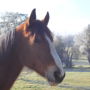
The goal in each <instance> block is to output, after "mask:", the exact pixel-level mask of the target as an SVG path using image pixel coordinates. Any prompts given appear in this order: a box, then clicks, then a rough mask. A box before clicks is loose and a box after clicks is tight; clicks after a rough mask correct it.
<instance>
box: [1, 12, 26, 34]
mask: <svg viewBox="0 0 90 90" xmlns="http://www.w3.org/2000/svg"><path fill="white" fill-rule="evenodd" d="M26 18H27V15H26V14H20V13H12V12H6V13H5V14H4V15H3V16H1V17H0V20H1V22H0V31H1V33H4V32H7V31H8V30H12V29H15V27H16V26H17V25H19V24H20V23H22V22H23V21H24V20H26Z"/></svg>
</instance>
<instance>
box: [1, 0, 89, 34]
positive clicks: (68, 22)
mask: <svg viewBox="0 0 90 90" xmlns="http://www.w3.org/2000/svg"><path fill="white" fill-rule="evenodd" d="M33 8H36V9H37V18H38V19H43V18H44V16H45V14H46V12H47V11H49V13H50V22H49V28H50V29H51V31H53V32H55V33H56V34H60V35H69V34H78V33H79V32H82V31H83V30H84V29H85V28H86V27H87V25H88V24H90V0H1V2H0V12H6V11H8V12H20V13H26V14H28V15H29V14H30V12H31V10H32V9H33Z"/></svg>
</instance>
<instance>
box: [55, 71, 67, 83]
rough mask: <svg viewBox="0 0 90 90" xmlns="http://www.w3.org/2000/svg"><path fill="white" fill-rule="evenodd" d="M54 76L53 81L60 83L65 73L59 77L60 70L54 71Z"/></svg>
mask: <svg viewBox="0 0 90 90" xmlns="http://www.w3.org/2000/svg"><path fill="white" fill-rule="evenodd" d="M54 76H55V82H56V83H60V82H62V80H63V79H64V77H65V74H64V75H63V76H62V77H60V72H59V71H55V72H54Z"/></svg>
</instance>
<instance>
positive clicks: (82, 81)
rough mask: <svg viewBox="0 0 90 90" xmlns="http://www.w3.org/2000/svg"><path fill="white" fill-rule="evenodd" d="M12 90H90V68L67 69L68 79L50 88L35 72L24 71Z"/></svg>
mask: <svg viewBox="0 0 90 90" xmlns="http://www.w3.org/2000/svg"><path fill="white" fill-rule="evenodd" d="M80 68H81V69H83V70H84V71H83V70H81V69H80ZM11 90H90V67H83V68H82V67H81V66H80V67H79V66H78V67H75V68H73V69H66V77H65V79H64V81H63V82H62V83H61V84H59V85H58V86H50V85H49V84H48V82H47V81H46V80H45V79H44V78H42V77H41V76H39V75H38V74H36V73H35V72H33V73H31V72H29V71H27V70H24V71H23V72H22V73H21V74H20V76H19V77H18V79H17V81H16V82H15V84H14V86H13V87H12V89H11Z"/></svg>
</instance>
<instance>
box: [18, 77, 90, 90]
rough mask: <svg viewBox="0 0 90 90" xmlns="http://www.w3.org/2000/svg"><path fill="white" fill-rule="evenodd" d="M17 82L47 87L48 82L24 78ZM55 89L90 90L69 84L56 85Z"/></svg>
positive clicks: (89, 88)
mask: <svg viewBox="0 0 90 90" xmlns="http://www.w3.org/2000/svg"><path fill="white" fill-rule="evenodd" d="M19 80H22V81H25V82H28V83H30V84H40V85H48V86H49V84H48V82H46V81H41V80H27V79H24V78H21V79H19ZM57 87H59V88H73V89H76V90H90V87H85V86H73V85H69V84H65V83H63V85H60V84H59V85H58V86H57Z"/></svg>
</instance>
